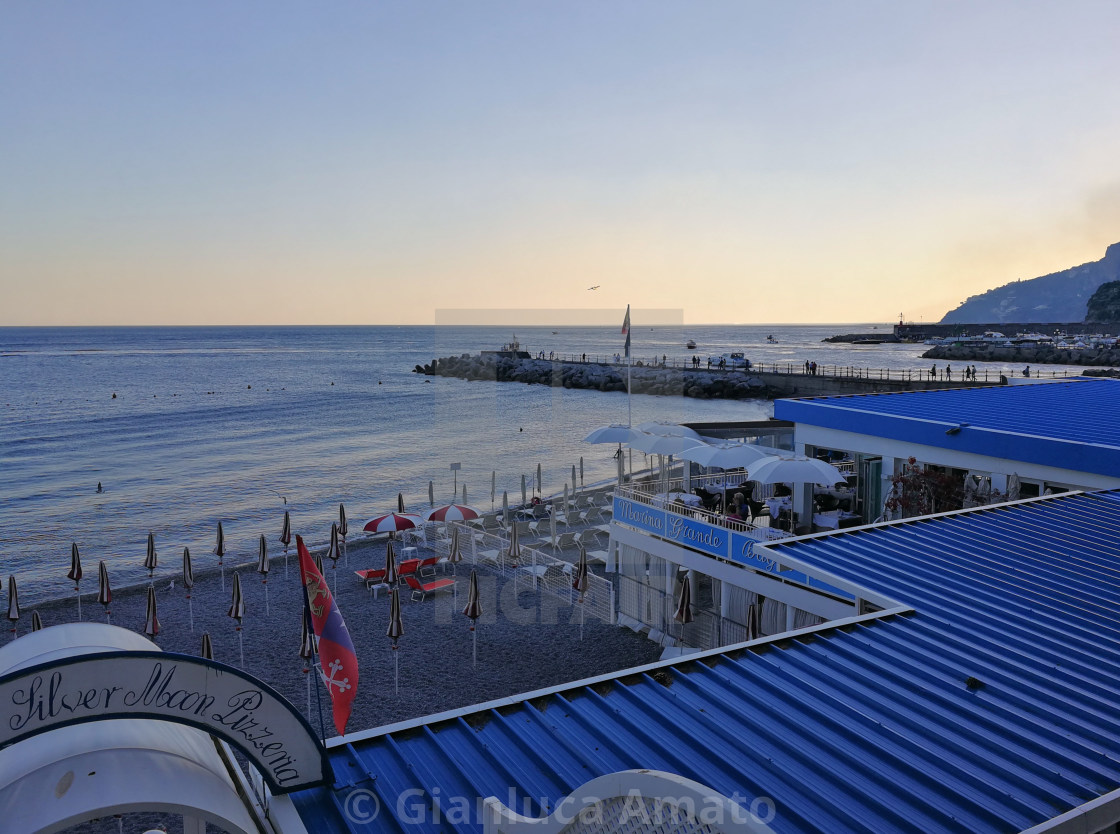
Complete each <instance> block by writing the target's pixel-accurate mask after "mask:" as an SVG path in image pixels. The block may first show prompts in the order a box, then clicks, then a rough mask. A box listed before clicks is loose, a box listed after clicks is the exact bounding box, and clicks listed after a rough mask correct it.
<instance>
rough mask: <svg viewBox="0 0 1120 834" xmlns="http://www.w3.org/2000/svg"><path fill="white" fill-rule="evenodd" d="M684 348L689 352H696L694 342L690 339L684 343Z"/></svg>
mask: <svg viewBox="0 0 1120 834" xmlns="http://www.w3.org/2000/svg"><path fill="white" fill-rule="evenodd" d="M684 346H685V347H686V348H688V349H689V350H696V342H695V341H694V340H692V339H689V340H688V341H687V342H685V343H684Z"/></svg>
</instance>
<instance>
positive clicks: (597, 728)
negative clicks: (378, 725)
mask: <svg viewBox="0 0 1120 834" xmlns="http://www.w3.org/2000/svg"><path fill="white" fill-rule="evenodd" d="M1040 387H1041V386H1040ZM770 547H771V548H772V549H773V550H776V551H777V552H778V553H779V554H780V555H785V556H788V557H790V558H795V559H798V560H800V561H801V562H803V563H805V564H807V565H809V566H810V567H811V568H814V567H815V568H818V569H821V570H827V571H829V572H830V573H832V574H835V575H838V576H841V577H843V578H845V579H848V580H850V581H852V582H854V583H857V584H861V585H863V586H864V587H867V588H869V589H873V590H875V591H877V592H879V593H881V594H883V595H885V596H887V597H888V598H892V599H896V600H899V601H900V602H902V603H904V604H906V605H909V606H911V607H912V608H913V609H914V610H913V612H912V613H909V614H905V615H891V616H886V617H884V618H882V619H880V620H875V621H869V622H865V623H861V624H856V625H852V626H847V627H843V628H839V629H835V630H831V631H828V630H826V631H823V632H818V633H814V634H810V635H805V636H803V637H793V638H788V639H785V640H781V641H778V642H776V643H772V644H768V645H763V646H759V647H757V648H756V649H752V650H746V651H736V652H732V653H729V654H724V655H720V656H717V657H715V658H710V659H708V660H707V661H703V662H698V661H690V660H682V661H681V662H679V663H678V664H676V665H675V666H673V667H669V668H664V669H660V670H658V671H657V672H656V673H655V674H637V675H634V674H631V675H624V676H622V677H620V678H619V679H617V680H615V681H613V682H609V683H606V684H597V685H595V686H592V687H576V688H573V689H570V690H568V691H565V692H562V693H557V694H552V695H549V696H546V697H543V698H536V699H534V700H533V702H531V703H530V702H523V703H521V704H518V705H514V706H510V707H503V708H501V709H500V710H489V711H485V712H483V713H480V714H476V715H474V716H471V717H469V718H467V719H463V718H460V719H454V720H449V721H443V722H440V723H438V724H434V725H430V726H427V727H421V728H418V729H414V730H408V731H403V732H397V733H390V734H388V735H385V736H382V737H379V738H372V739H368V740H365V741H361V742H358V743H356V744H355V745H353V750H350V749H349V747H348V746H344V747H339V748H335V749H334V750H333V751H332V760H334V761H335V762H336V769H337V772H338V773H339V774H340V777H339V778H340V782H343V783H345V784H350V785H358V786H374V787H373V788H372V789H375V790H376V792H377V794H378V796H379V798H380V799H381V801H382V803H383V805H385V806H387V807H392V804H393V802H395V799H394V797H395V796H399V795H400V793H401V792H402V791H405V790H423V791H425V792H426V793H425V796H428V797H432V796H441V797H448V796H457V795H471V796H475V797H483V796H487V795H491V794H492V795H495V796H498V797H499V798H500V799H501V800H502V801H504V802H509V801H510V789H511V787H512V789H513V796H514V800H515V802H514V804H515V810H517V811H519V812H526V811H528V812H529V813H547V812H548V811H550V810H552V808H553V806H554V804H555V802H557V801H558V800H559V799H562V798H563V797H564V796H566V795H567V794H568V793H569V792H570V791H572V790H574V789H575V788H577V787H578V786H579V785H581V784H583V783H584V782H586V781H588V780H589V779H591V778H594V777H595V776H599V775H603V774H607V773H612V772H615V771H618V770H624V769H629V768H651V769H657V770H666V771H669V772H673V773H678V774H680V775H682V776H685V777H687V778H690V779H694V780H696V781H698V782H701V783H702V784H705V785H708V786H710V787H711V788H713V789H715V790H717V791H719V792H721V793H724V794H725V795H729V796H736V797H739V798H740V799H743V801H744V804H749V802H750V800H751V799H753V798H755V797H762V796H766V797H770V798H772V799H773V801H774V802H775V804H776V809H777V815H776V816H775V817H774V819H773V820H772V821H771V822H770V825H771V827H772V828H773V829H774V830H775V831H779V832H802V831H822V830H823V831H830V832H835V831H866V830H875V831H904V830H922V831H931V832H933V831H1008V830H1019V829H1022V828H1026V827H1030V826H1032V825H1035V824H1038V823H1040V822H1043V821H1045V820H1047V819H1049V818H1051V817H1053V816H1056V815H1058V814H1060V813H1063V812H1065V811H1068V810H1070V809H1072V808H1074V807H1076V806H1078V805H1080V804H1082V803H1084V802H1086V801H1089V800H1091V799H1094V798H1096V797H1099V796H1102V795H1104V794H1106V793H1108V792H1109V791H1112V790H1115V789H1117V788H1120V752H1118V751H1120V711H1118V710H1117V706H1116V705H1117V704H1118V703H1120V683H1118V681H1120V625H1118V623H1117V620H1118V615H1120V559H1118V556H1117V554H1118V552H1120V494H1117V493H1095V494H1085V495H1068V496H1055V497H1052V498H1048V499H1044V500H1040V501H1035V502H1029V503H1026V504H1019V505H1014V506H1007V507H997V508H993V509H984V510H977V511H972V512H968V513H962V514H957V515H951V516H946V517H942V518H933V519H923V520H915V521H912V522H904V523H899V524H894V525H890V526H886V527H880V528H874V529H866V530H857V531H855V532H838V533H836V534H834V535H831V536H827V537H816V538H810V539H803V540H792V541H790V542H788V543H781V542H778V543H771V545H770ZM970 679H971V680H970ZM366 773H368V774H369V778H368V779H365V781H362V780H363V778H365V776H364V774H366ZM347 790H348V788H340V789H338V790H335V791H331V790H325V789H321V790H315V791H305V792H302V793H301V794H299V795H297V796H296V797H295V798H294V799H295V801H296V802H297V804H298V806H299V807H300V809H301V811H302V812H303V813H304V816H305V819H316V826H317V827H315V828H313V829H312V830H314V831H316V832H318V831H346V830H349V828H348V826H350V823H348V822H347V820H346V817H345V813H344V808H343V804H344V801H345V795H346V791H347ZM340 797H341V799H340ZM525 801H528V803H529V805H528V806H525V805H523V804H519V803H524V802H525ZM322 820H326V822H322V826H325V827H321V826H320V822H321V821H322ZM309 827H310V825H309ZM353 830H361V831H367V830H372V831H385V832H390V831H392V832H396V831H419V830H431V828H427V829H424V828H420V827H416V826H413V825H409V824H407V822H405V821H401V820H396V821H393V820H381V819H379V820H378V821H377V826H376V827H371V828H361V827H359V826H353ZM444 830H448V831H463V832H467V831H470V832H479V831H481V822H480V820H471V821H468V822H466V823H463V824H460V825H447V826H444Z"/></svg>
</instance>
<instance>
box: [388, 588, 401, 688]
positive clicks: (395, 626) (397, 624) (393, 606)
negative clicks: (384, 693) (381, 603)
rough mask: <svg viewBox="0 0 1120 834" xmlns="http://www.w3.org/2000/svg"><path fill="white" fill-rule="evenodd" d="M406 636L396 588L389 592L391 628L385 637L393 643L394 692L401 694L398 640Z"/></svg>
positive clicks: (398, 593)
mask: <svg viewBox="0 0 1120 834" xmlns="http://www.w3.org/2000/svg"><path fill="white" fill-rule="evenodd" d="M403 634H404V621H403V620H401V598H400V590H399V589H397V588H394V589H393V590H391V591H390V592H389V628H388V629H387V630H386V632H385V636H386V637H388V638H389V639H390V640H392V641H393V692H394V693H396V694H397V695H399V694H400V692H401V670H400V663H399V661H398V657H397V640H399V639H400V637H401V635H403Z"/></svg>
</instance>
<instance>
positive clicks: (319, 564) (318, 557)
mask: <svg viewBox="0 0 1120 834" xmlns="http://www.w3.org/2000/svg"><path fill="white" fill-rule="evenodd" d="M315 567H316V568H317V569H318V571H319V576H326V574H325V573H324V572H323V554H322V553H320V552H319V551H318V550H316V551H315ZM324 581H326V580H324Z"/></svg>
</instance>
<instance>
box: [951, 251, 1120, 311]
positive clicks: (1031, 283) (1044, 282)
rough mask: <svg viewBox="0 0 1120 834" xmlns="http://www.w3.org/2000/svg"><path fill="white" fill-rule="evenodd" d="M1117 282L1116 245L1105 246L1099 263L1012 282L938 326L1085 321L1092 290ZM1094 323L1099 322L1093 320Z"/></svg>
mask: <svg viewBox="0 0 1120 834" xmlns="http://www.w3.org/2000/svg"><path fill="white" fill-rule="evenodd" d="M1116 280H1120V243H1114V244H1112V245H1111V246H1109V247H1108V248H1107V249H1106V250H1105V253H1104V257H1103V258H1101V260H1099V261H1091V262H1090V263H1086V264H1081V265H1080V266H1074V267H1070V268H1069V269H1064V270H1062V271H1061V272H1053V273H1051V274H1049V275H1043V276H1042V277H1040V278H1031V279H1028V280H1026V281H1014V282H1012V283H1010V284H1004V285H1003V286H1002V287H996V288H995V289H993V290H988V291H987V292H985V293H981V294H980V295H974V296H972V297H971V298H969V299H968V300H967V301H963V302H962V303H961V305H960V306H959V307H957V309H955V310H952V311H950V312H948V313H946V314H945V316H944V317H943V318H942V319H941V322H942V324H972V323H976V322H996V323H1010V322H1014V323H1016V324H1030V323H1035V322H1049V321H1070V322H1080V321H1085V320H1086V308H1087V305H1088V303H1089V299H1090V297H1091V296H1092V295H1093V293H1094V292H1095V291H1096V289H1097V288H1098V287H1099V286H1100V285H1101V284H1104V283H1105V282H1107V281H1116ZM1097 320H1098V321H1100V320H1102V319H1097Z"/></svg>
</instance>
